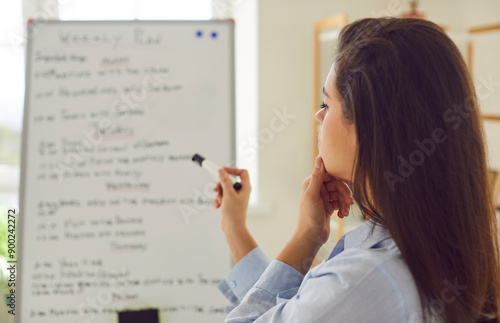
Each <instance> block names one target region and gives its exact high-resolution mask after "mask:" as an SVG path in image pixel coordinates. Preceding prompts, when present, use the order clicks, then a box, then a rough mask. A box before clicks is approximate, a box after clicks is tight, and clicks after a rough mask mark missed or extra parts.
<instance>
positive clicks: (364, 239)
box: [344, 220, 391, 250]
mask: <svg viewBox="0 0 500 323" xmlns="http://www.w3.org/2000/svg"><path fill="white" fill-rule="evenodd" d="M372 226H375V228H374V229H373V233H372V234H370V231H371V229H372ZM386 239H391V235H390V234H389V232H388V231H387V229H385V228H384V227H382V226H380V225H378V224H376V223H375V222H373V221H372V220H368V221H366V222H365V223H363V224H361V225H360V226H358V227H357V228H356V229H354V230H352V231H349V232H347V233H346V234H345V235H344V250H345V249H349V248H360V249H370V248H371V247H373V246H374V245H376V244H378V243H379V242H381V241H383V240H386Z"/></svg>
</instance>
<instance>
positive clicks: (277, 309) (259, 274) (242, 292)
mask: <svg viewBox="0 0 500 323" xmlns="http://www.w3.org/2000/svg"><path fill="white" fill-rule="evenodd" d="M372 225H374V223H373V222H372V221H367V222H365V223H364V224H362V225H360V226H359V227H357V228H356V229H354V230H353V231H351V232H348V233H346V234H345V235H344V236H342V238H341V239H340V240H339V242H338V243H337V245H336V246H335V248H334V250H333V251H332V254H331V255H330V257H329V258H328V259H326V260H324V261H323V262H322V263H321V264H319V265H318V266H316V267H314V268H312V269H311V270H309V272H308V273H307V274H306V275H305V276H303V275H302V274H301V273H300V272H298V271H297V270H295V269H294V268H292V267H290V266H288V265H287V264H285V263H283V262H280V261H278V260H273V261H272V262H271V263H269V260H268V259H267V258H266V256H265V255H264V253H263V252H262V250H261V249H260V248H259V247H257V248H255V249H253V250H252V251H251V252H250V253H249V254H247V255H246V256H245V257H244V258H243V259H241V260H240V261H239V262H238V263H237V264H236V265H235V266H234V267H233V269H232V270H231V271H230V272H229V274H228V275H227V276H226V278H225V279H224V280H223V281H221V283H220V284H219V286H218V287H219V289H220V290H221V291H222V293H223V294H224V295H225V296H226V297H227V298H228V299H229V300H230V301H231V303H232V304H233V305H234V306H236V307H235V308H234V309H233V310H232V311H231V312H230V313H229V315H228V316H227V318H226V322H232V323H236V322H238V323H240V322H287V323H289V322H300V323H304V322H307V323H313V322H384V323H389V322H412V323H416V322H422V321H423V320H422V311H421V308H420V300H419V296H418V292H417V289H416V285H415V282H414V280H413V277H412V275H411V273H410V271H409V268H408V266H407V264H406V262H405V261H404V259H403V258H402V255H401V252H400V251H399V249H398V247H397V246H396V244H395V242H394V240H392V238H391V237H390V235H389V233H388V232H387V230H385V229H384V228H382V227H380V226H375V228H374V231H373V233H372V234H371V235H370V229H371V226H372ZM438 301H439V300H438Z"/></svg>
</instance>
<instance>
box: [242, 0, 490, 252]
mask: <svg viewBox="0 0 500 323" xmlns="http://www.w3.org/2000/svg"><path fill="white" fill-rule="evenodd" d="M244 1H251V0H244ZM255 1H258V15H257V16H258V42H257V43H258V51H257V52H258V93H259V98H258V106H259V119H258V120H259V129H260V130H261V131H262V129H265V128H269V125H270V121H271V120H272V119H273V117H274V116H275V115H276V114H275V112H274V111H273V109H277V110H279V111H282V109H283V108H286V111H287V112H288V113H290V114H293V115H295V116H296V117H295V118H293V119H291V120H290V122H289V125H288V126H286V127H285V128H284V130H283V131H280V132H276V133H274V138H273V140H271V141H270V142H269V143H268V144H266V145H263V149H262V151H261V152H260V157H259V195H260V196H259V198H260V200H261V201H262V202H264V203H268V204H271V205H272V206H273V210H272V212H271V214H269V215H268V216H264V217H249V218H248V226H249V229H250V231H251V232H252V234H253V235H254V237H255V238H256V240H257V242H258V243H259V245H260V246H261V247H262V248H263V249H264V252H265V253H266V254H267V255H268V256H269V257H271V259H273V258H275V257H276V256H277V255H278V253H279V252H280V251H281V249H282V248H283V247H284V245H285V244H286V242H287V241H288V239H289V238H290V237H291V235H292V233H293V231H294V229H295V226H296V223H297V219H298V210H299V199H300V188H301V183H302V181H303V179H304V178H305V177H307V176H309V175H310V172H311V170H312V165H311V154H312V143H311V134H312V129H311V118H312V117H313V115H312V112H311V107H312V102H313V25H314V22H315V21H317V20H320V19H323V18H326V17H329V16H331V15H336V14H341V13H345V14H347V15H348V18H349V21H350V22H351V21H354V20H356V19H358V18H363V17H369V16H377V17H379V16H382V15H386V14H391V13H393V14H399V13H400V12H401V11H406V10H407V7H408V2H407V1H385V0H363V1H360V0H358V1H341V0H332V1H324V0H260V1H259V0H255ZM420 8H421V11H423V12H424V13H426V14H427V16H428V18H429V19H431V20H433V21H435V22H437V23H439V24H441V25H446V26H448V27H449V28H450V29H453V30H463V29H464V19H465V18H464V10H462V7H461V6H460V5H457V3H456V2H455V1H452V0H439V1H437V0H422V1H420ZM236 10H238V8H236ZM496 12H499V11H496ZM499 20H500V19H499ZM251 175H252V174H251Z"/></svg>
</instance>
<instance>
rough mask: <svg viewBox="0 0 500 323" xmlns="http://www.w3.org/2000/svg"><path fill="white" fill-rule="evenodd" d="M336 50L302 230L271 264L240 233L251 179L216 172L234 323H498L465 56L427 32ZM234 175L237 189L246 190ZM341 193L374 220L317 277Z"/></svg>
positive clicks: (399, 33)
mask: <svg viewBox="0 0 500 323" xmlns="http://www.w3.org/2000/svg"><path fill="white" fill-rule="evenodd" d="M338 48H339V51H338V55H337V56H336V59H335V62H334V64H333V66H332V68H331V70H330V73H329V75H328V78H327V80H326V82H325V85H324V89H323V92H324V98H325V101H324V103H323V104H322V106H321V109H320V110H319V111H318V113H317V114H316V118H317V119H318V120H319V121H320V122H322V123H323V130H322V133H321V137H320V139H319V148H320V156H318V157H317V158H316V163H315V168H314V170H313V173H312V175H311V176H310V177H308V178H306V179H305V181H304V182H303V184H302V196H301V201H300V214H299V223H298V225H297V229H296V231H295V233H294V234H293V236H292V238H291V239H290V241H289V242H288V244H287V245H286V246H285V248H284V249H283V251H282V252H281V253H280V255H279V256H278V257H277V258H276V260H274V261H273V262H271V263H270V264H268V261H267V260H266V258H265V256H263V254H262V251H261V250H260V248H259V247H257V244H256V243H255V241H254V240H253V238H252V236H251V235H250V233H249V232H248V230H247V228H246V225H245V215H246V209H247V205H248V198H249V194H250V185H249V179H248V174H247V172H246V171H244V170H240V169H235V168H227V167H225V168H223V169H221V170H220V172H219V177H220V182H219V183H218V185H217V186H216V187H215V188H214V190H215V191H217V192H218V195H217V197H216V199H215V200H214V202H213V204H214V206H215V207H216V208H219V207H220V208H221V210H222V229H223V231H224V233H225V234H226V237H227V241H228V243H229V246H230V249H231V252H232V256H233V260H234V262H235V264H236V265H235V267H234V268H233V269H232V271H231V272H230V273H229V275H228V276H227V277H226V279H225V280H224V281H222V282H221V284H220V286H219V288H220V289H221V291H223V293H224V294H225V295H226V296H227V297H228V298H229V299H230V300H231V301H232V302H233V304H235V305H238V306H237V307H236V308H235V309H234V310H232V311H231V313H230V314H229V315H228V317H227V322H253V321H255V322H368V321H369V322H422V321H425V322H441V321H449V322H482V321H488V320H491V321H496V319H495V318H496V317H497V316H498V311H499V300H500V295H499V294H500V292H499V290H500V271H499V245H498V232H497V223H496V217H495V210H494V207H493V201H492V197H491V196H490V193H489V186H488V179H487V176H488V175H487V165H486V157H485V154H486V153H485V142H484V133H483V126H482V121H481V116H480V113H479V110H478V102H477V98H476V94H475V90H474V86H473V83H472V80H471V79H470V76H469V75H468V73H467V69H466V66H465V63H464V61H463V59H462V57H461V55H460V53H459V51H458V49H457V47H456V46H455V45H454V44H453V42H452V41H451V40H450V39H449V38H448V37H447V36H446V34H444V33H443V31H442V30H441V29H440V28H439V27H438V26H437V25H435V24H434V23H432V22H429V21H426V20H420V19H401V18H379V19H374V18H373V19H372V18H368V19H361V20H358V21H355V22H353V23H351V24H349V25H348V26H347V27H345V28H344V29H343V30H342V31H341V33H340V37H339V46H338ZM228 173H230V174H234V175H239V176H241V180H242V185H243V188H242V190H241V191H239V192H236V191H235V190H233V189H232V186H231V182H230V180H229V179H228V175H227V174H228ZM346 184H349V185H351V186H352V187H353V195H354V199H355V200H356V201H357V203H358V205H359V207H360V209H361V211H362V213H363V215H365V216H367V217H368V218H369V219H370V220H369V221H367V222H365V223H364V224H362V225H361V226H360V227H358V228H357V229H355V230H353V231H351V232H349V233H347V234H346V235H344V237H343V238H342V239H341V240H340V241H339V243H338V244H337V245H336V247H335V248H334V250H333V252H332V254H331V256H330V257H329V258H328V259H326V260H325V261H324V262H323V263H321V264H320V265H318V266H316V267H314V268H312V269H310V266H311V264H312V260H313V259H314V257H315V255H316V252H317V251H318V249H319V248H320V247H321V245H322V244H323V243H324V242H325V241H326V240H327V238H328V235H329V230H330V227H329V223H330V215H331V214H332V213H333V211H334V210H339V213H338V214H339V216H340V217H343V216H346V215H348V212H349V206H350V205H351V204H352V203H353V200H352V196H351V194H350V190H349V187H348V186H347V185H346ZM257 280H258V281H257ZM256 281H257V282H256Z"/></svg>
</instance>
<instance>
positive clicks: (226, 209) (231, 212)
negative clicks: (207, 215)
mask: <svg viewBox="0 0 500 323" xmlns="http://www.w3.org/2000/svg"><path fill="white" fill-rule="evenodd" d="M229 174H231V175H235V176H239V177H240V179H241V189H240V190H239V191H236V190H235V189H234V187H233V183H232V182H231V179H230V178H229ZM219 179H220V182H219V183H217V185H216V186H215V187H214V191H215V192H217V196H216V197H215V199H214V200H213V202H212V205H213V206H214V207H215V208H216V209H218V208H219V207H220V208H221V211H222V223H221V227H222V231H224V232H227V231H228V230H234V229H239V228H243V227H246V215H247V208H248V200H249V199H250V191H251V190H252V188H251V187H250V178H249V176H248V172H247V170H246V169H238V168H233V167H222V168H221V169H219Z"/></svg>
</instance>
